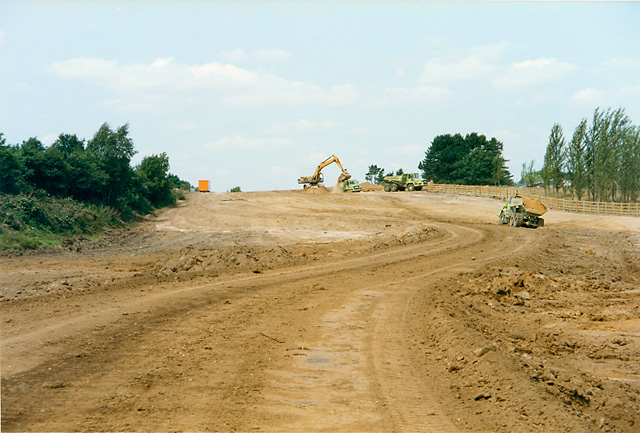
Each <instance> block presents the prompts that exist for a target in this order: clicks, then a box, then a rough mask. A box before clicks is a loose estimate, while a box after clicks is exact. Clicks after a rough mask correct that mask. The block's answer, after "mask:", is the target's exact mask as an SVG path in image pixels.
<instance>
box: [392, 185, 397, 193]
mask: <svg viewBox="0 0 640 433" xmlns="http://www.w3.org/2000/svg"><path fill="white" fill-rule="evenodd" d="M397 190H398V185H396V184H395V183H394V184H391V191H393V192H396V191H397Z"/></svg>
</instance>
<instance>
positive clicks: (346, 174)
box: [338, 171, 351, 183]
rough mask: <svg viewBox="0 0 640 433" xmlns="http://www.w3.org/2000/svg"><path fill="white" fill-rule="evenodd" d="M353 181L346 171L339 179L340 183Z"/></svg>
mask: <svg viewBox="0 0 640 433" xmlns="http://www.w3.org/2000/svg"><path fill="white" fill-rule="evenodd" d="M349 179H351V175H350V174H349V173H347V172H346V171H343V172H342V174H341V175H340V177H339V178H338V183H341V182H344V181H345V180H349Z"/></svg>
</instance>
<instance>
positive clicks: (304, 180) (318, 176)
mask: <svg viewBox="0 0 640 433" xmlns="http://www.w3.org/2000/svg"><path fill="white" fill-rule="evenodd" d="M334 162H335V163H336V164H337V165H338V167H340V170H341V171H342V173H341V174H340V176H339V177H338V183H340V184H342V188H343V190H348V189H345V188H344V182H345V181H347V180H349V179H351V175H350V174H349V173H348V172H347V170H346V169H345V168H344V167H343V166H342V164H341V163H340V160H339V159H338V157H337V156H335V155H331V156H330V157H329V158H327V159H325V160H324V161H322V162H321V163H320V164H319V165H318V168H316V171H315V172H314V173H313V176H302V177H300V178H298V184H300V185H303V187H304V188H305V189H306V188H311V187H313V186H322V183H323V182H324V175H323V174H322V169H323V168H325V167H326V166H327V165H329V164H332V163H334ZM358 188H359V186H358Z"/></svg>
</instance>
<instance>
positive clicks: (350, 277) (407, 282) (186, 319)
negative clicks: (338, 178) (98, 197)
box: [0, 191, 640, 432]
mask: <svg viewBox="0 0 640 433" xmlns="http://www.w3.org/2000/svg"><path fill="white" fill-rule="evenodd" d="M498 207H499V203H498V202H495V201H491V200H484V199H471V198H459V197H454V196H448V195H433V194H428V193H425V192H420V193H417V192H415V193H406V194H386V193H382V192H367V193H360V194H329V193H326V194H324V193H316V194H310V193H307V192H302V191H295V192H294V191H283V192H265V193H240V194H200V195H198V194H194V195H192V196H191V197H190V199H189V200H188V201H187V202H185V203H182V204H181V205H180V206H177V207H175V208H173V209H168V210H165V211H163V212H162V213H160V214H158V215H157V216H156V217H155V218H154V219H153V220H150V221H149V222H148V223H146V224H144V225H142V226H141V227H140V228H137V229H135V230H132V231H130V232H128V233H114V234H113V235H112V236H111V237H107V238H105V239H102V240H99V241H88V240H85V241H82V242H80V243H77V244H74V245H72V248H71V249H72V250H73V251H66V252H65V251H54V252H44V253H39V254H35V255H25V256H4V257H0V266H1V267H2V270H3V271H5V272H3V276H2V277H0V283H1V284H2V296H3V298H2V303H1V304H0V306H1V308H2V428H3V429H4V430H6V431H52V430H55V431H106V430H118V431H132V430H143V431H151V430H153V431H168V430H174V431H185V430H189V431H195V430H198V431H250V430H264V431H447V432H449V431H505V432H507V431H509V432H511V431H557V428H558V426H563V429H565V430H568V431H637V428H638V425H639V423H640V419H639V418H638V414H639V413H640V384H639V382H638V381H639V380H640V369H639V368H638V365H640V363H639V361H640V355H639V353H640V320H638V317H640V314H639V313H640V311H639V308H640V307H639V305H640V301H639V300H640V272H639V269H640V268H639V264H640V254H639V253H638V251H640V236H639V234H640V223H639V222H638V221H637V219H626V220H621V219H612V222H611V226H612V227H615V228H616V229H618V228H619V227H620V225H623V226H624V227H626V230H625V231H624V232H623V231H620V230H616V231H613V230H607V224H608V220H607V219H603V218H602V217H599V218H597V219H590V218H589V217H586V216H581V217H573V216H567V215H566V214H561V213H557V214H554V213H553V211H551V212H550V213H549V216H548V218H547V219H546V220H547V226H546V227H544V228H543V229H539V230H528V229H517V228H511V227H502V226H498V225H497V224H495V222H494V216H495V211H496V210H497V208H498ZM593 227H595V228H593Z"/></svg>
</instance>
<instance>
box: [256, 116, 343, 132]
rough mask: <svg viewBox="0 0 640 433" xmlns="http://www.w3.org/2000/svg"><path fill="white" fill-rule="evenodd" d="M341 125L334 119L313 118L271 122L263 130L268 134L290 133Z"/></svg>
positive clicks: (324, 129)
mask: <svg viewBox="0 0 640 433" xmlns="http://www.w3.org/2000/svg"><path fill="white" fill-rule="evenodd" d="M341 127H342V123H340V122H336V121H334V120H326V121H324V122H315V121H313V120H307V119H300V120H298V121H297V122H293V123H273V124H271V125H268V126H267V127H266V128H265V132H267V133H269V134H290V133H297V132H315V131H326V130H332V129H338V128H341Z"/></svg>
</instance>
